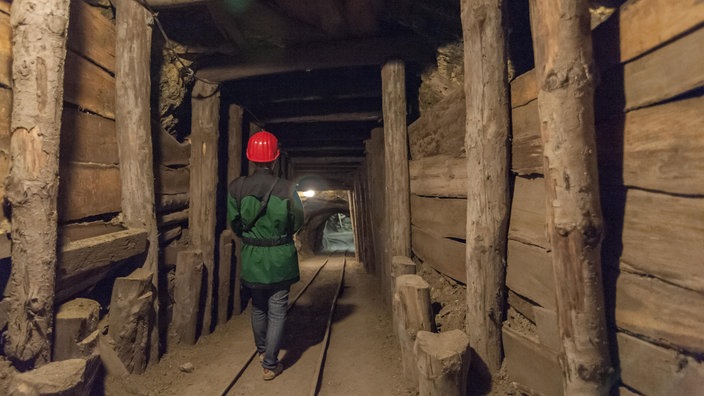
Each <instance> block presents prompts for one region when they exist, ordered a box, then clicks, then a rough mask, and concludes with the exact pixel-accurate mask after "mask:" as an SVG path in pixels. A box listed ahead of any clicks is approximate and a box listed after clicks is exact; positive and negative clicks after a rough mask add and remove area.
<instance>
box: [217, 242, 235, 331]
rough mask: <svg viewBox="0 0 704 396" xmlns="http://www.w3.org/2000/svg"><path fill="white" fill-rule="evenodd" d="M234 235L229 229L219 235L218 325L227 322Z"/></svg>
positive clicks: (230, 296)
mask: <svg viewBox="0 0 704 396" xmlns="http://www.w3.org/2000/svg"><path fill="white" fill-rule="evenodd" d="M234 239H235V234H234V233H233V232H232V231H230V230H229V229H225V230H224V231H223V232H222V233H220V243H219V245H218V246H220V262H219V263H218V265H219V266H218V324H219V325H223V324H225V322H227V319H228V314H229V312H230V304H231V301H232V283H231V280H232V274H233V272H234V269H235V268H234V267H233V265H232V264H233V256H232V253H233V252H234V244H235V243H234Z"/></svg>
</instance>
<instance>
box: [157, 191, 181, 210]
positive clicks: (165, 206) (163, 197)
mask: <svg viewBox="0 0 704 396" xmlns="http://www.w3.org/2000/svg"><path fill="white" fill-rule="evenodd" d="M155 198H156V211H157V212H159V213H160V212H167V211H171V210H176V209H179V208H185V207H186V206H188V193H182V194H156V196H155Z"/></svg>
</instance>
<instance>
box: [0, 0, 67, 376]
mask: <svg viewBox="0 0 704 396" xmlns="http://www.w3.org/2000/svg"><path fill="white" fill-rule="evenodd" d="M68 10H69V1H68V0H39V1H24V0H19V1H16V2H14V3H13V5H12V15H11V17H10V23H11V25H12V41H13V44H14V45H13V47H12V57H13V60H12V75H13V77H14V78H13V80H14V81H13V84H12V85H13V101H12V110H13V111H12V122H11V130H12V132H11V133H12V136H11V144H10V153H11V158H12V164H11V169H10V175H9V177H8V179H7V182H6V197H7V199H8V201H9V202H10V204H11V206H12V246H13V248H12V270H11V274H10V279H9V281H8V285H7V288H6V291H5V293H6V295H7V298H8V299H9V300H10V310H9V323H8V329H7V332H6V338H5V354H6V356H7V357H8V358H9V359H10V360H12V361H13V362H14V363H15V364H16V365H19V366H23V367H25V368H32V367H35V366H41V365H43V364H45V363H48V362H49V361H50V360H51V349H52V347H51V333H52V322H53V317H54V282H55V281H54V279H55V274H56V240H57V209H56V208H57V191H58V185H59V179H58V174H59V172H58V170H59V135H60V130H61V108H62V106H63V94H64V89H63V86H64V77H63V76H64V60H65V58H66V31H67V25H68V18H69V17H68V14H69V12H68Z"/></svg>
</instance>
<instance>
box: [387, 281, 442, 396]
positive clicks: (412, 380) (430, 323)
mask: <svg viewBox="0 0 704 396" xmlns="http://www.w3.org/2000/svg"><path fill="white" fill-rule="evenodd" d="M394 289H395V292H394V297H393V315H394V323H396V329H395V331H396V335H397V336H398V339H399V343H400V345H401V361H402V363H403V376H404V378H405V379H406V381H408V383H409V384H412V386H413V387H417V386H418V366H417V365H416V355H415V353H414V351H413V345H414V344H415V342H416V335H417V334H418V332H419V331H421V330H424V331H430V332H434V331H435V317H434V316H433V309H432V307H431V305H430V304H431V300H430V285H429V284H428V282H426V281H425V280H423V278H421V277H420V276H418V275H401V276H399V277H398V278H396V285H395V287H394Z"/></svg>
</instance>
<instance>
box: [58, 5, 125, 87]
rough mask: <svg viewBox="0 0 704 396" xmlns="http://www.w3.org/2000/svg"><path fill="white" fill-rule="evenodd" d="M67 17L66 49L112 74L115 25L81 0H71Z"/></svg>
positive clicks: (113, 67)
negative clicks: (68, 18)
mask: <svg viewBox="0 0 704 396" xmlns="http://www.w3.org/2000/svg"><path fill="white" fill-rule="evenodd" d="M69 17H70V20H69V23H68V39H67V42H66V45H67V46H68V48H70V49H71V50H73V51H74V52H75V53H77V54H80V55H81V56H83V57H85V58H87V59H90V60H91V61H93V62H95V63H96V64H98V65H100V66H101V67H103V68H105V69H107V70H109V71H111V72H113V73H114V71H115V37H116V31H115V24H114V23H113V22H112V21H110V20H109V19H108V18H106V17H105V16H103V15H102V14H101V12H100V9H99V8H98V7H93V6H91V5H90V4H88V3H86V2H85V1H83V0H71V8H70V11H69Z"/></svg>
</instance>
